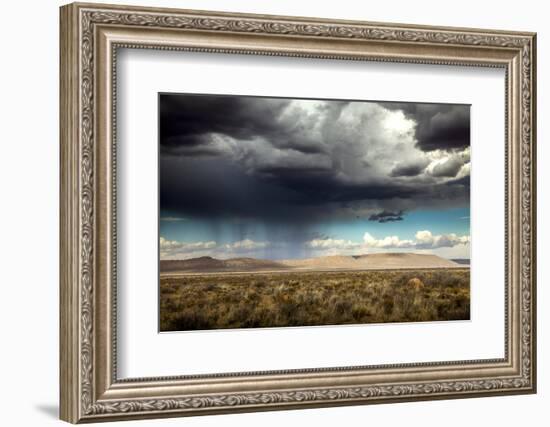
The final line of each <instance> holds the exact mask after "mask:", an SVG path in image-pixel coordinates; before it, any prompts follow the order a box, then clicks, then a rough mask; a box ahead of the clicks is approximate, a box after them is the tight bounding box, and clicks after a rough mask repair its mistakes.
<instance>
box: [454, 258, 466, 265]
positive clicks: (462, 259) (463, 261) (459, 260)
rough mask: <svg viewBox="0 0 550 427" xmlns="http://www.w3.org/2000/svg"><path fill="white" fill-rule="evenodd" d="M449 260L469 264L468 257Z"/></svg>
mask: <svg viewBox="0 0 550 427" xmlns="http://www.w3.org/2000/svg"><path fill="white" fill-rule="evenodd" d="M451 261H453V262H456V263H457V264H461V265H470V258H453V259H452V260H451Z"/></svg>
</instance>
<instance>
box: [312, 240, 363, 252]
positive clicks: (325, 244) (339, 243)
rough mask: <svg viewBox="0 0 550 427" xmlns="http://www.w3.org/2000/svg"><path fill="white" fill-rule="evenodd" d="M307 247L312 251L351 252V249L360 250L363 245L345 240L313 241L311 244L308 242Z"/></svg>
mask: <svg viewBox="0 0 550 427" xmlns="http://www.w3.org/2000/svg"><path fill="white" fill-rule="evenodd" d="M306 246H307V247H308V248H310V249H317V250H323V249H341V250H349V249H358V248H360V247H361V246H362V245H361V243H355V242H352V241H351V240H344V239H313V240H310V241H309V242H306Z"/></svg>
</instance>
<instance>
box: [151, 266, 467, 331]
mask: <svg viewBox="0 0 550 427" xmlns="http://www.w3.org/2000/svg"><path fill="white" fill-rule="evenodd" d="M469 318H470V270H469V269H468V268H464V269H434V270H414V271H413V270H410V271H408V270H407V271H404V270H379V271H335V272H276V273H242V274H240V273H239V274H221V273H220V274H207V275H186V276H179V277H161V281H160V329H161V331H185V330H200V329H225V328H262V327H282V326H313V325H343V324H362V323H386V322H422V321H436V320H438V321H439V320H468V319H469Z"/></svg>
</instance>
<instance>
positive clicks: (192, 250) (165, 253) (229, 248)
mask: <svg viewBox="0 0 550 427" xmlns="http://www.w3.org/2000/svg"><path fill="white" fill-rule="evenodd" d="M159 243H160V256H161V258H162V259H178V258H194V257H198V256H213V257H216V256H218V257H221V258H228V257H230V256H235V255H237V254H243V253H252V252H254V251H256V250H261V249H265V248H267V247H268V246H270V244H269V242H256V241H254V240H250V239H244V240H239V241H236V242H233V243H225V244H219V243H217V242H215V241H213V240H210V241H204V242H181V241H177V240H168V239H165V238H164V237H161V238H160V240H159Z"/></svg>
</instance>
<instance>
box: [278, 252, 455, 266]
mask: <svg viewBox="0 0 550 427" xmlns="http://www.w3.org/2000/svg"><path fill="white" fill-rule="evenodd" d="M281 263H282V264H285V265H288V266H290V267H294V268H297V269H350V270H364V269H367V270H368V269H372V270H376V269H399V268H403V269H405V268H456V267H460V266H461V265H460V264H458V263H456V262H454V261H451V260H448V259H445V258H441V257H439V256H437V255H433V254H414V253H404V252H398V253H392V252H389V253H376V254H364V255H351V256H341V255H337V256H326V257H317V258H307V259H295V260H285V261H281ZM463 267H464V266H463Z"/></svg>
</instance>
